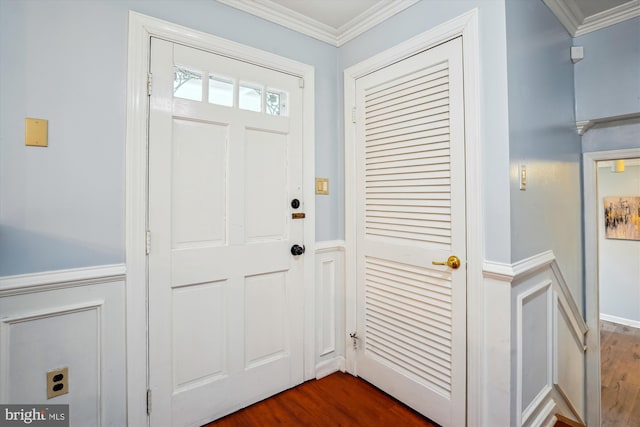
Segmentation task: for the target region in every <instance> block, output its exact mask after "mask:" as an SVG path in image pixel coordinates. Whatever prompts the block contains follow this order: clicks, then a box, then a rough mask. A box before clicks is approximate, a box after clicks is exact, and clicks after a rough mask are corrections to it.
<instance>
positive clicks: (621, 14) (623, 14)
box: [574, 0, 640, 37]
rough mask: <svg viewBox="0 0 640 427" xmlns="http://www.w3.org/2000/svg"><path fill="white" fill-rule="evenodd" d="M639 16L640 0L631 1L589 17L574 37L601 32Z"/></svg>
mask: <svg viewBox="0 0 640 427" xmlns="http://www.w3.org/2000/svg"><path fill="white" fill-rule="evenodd" d="M638 16H640V0H631V1H629V2H627V3H624V4H621V5H620V6H617V7H614V8H611V9H608V10H605V11H603V12H600V13H598V14H595V15H592V16H587V17H586V18H585V19H584V22H583V23H582V25H580V26H579V27H578V30H577V31H576V34H575V36H574V37H577V36H581V35H583V34H587V33H590V32H592V31H596V30H600V29H602V28H606V27H609V26H611V25H615V24H618V23H620V22H622V21H626V20H627V19H632V18H635V17H638Z"/></svg>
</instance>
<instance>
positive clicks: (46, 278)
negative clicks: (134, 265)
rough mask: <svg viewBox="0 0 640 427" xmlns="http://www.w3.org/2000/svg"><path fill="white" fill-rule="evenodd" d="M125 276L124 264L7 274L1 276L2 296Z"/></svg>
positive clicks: (120, 279)
mask: <svg viewBox="0 0 640 427" xmlns="http://www.w3.org/2000/svg"><path fill="white" fill-rule="evenodd" d="M125 276H126V267H125V265H124V264H113V265H102V266H95V267H84V268H73V269H68V270H54V271H45V272H41V273H30V274H20V275H15V276H5V277H0V297H7V296H12V295H21V294H27V293H32V292H41V291H50V290H56V289H65V288H72V287H77V286H87V285H96V284H100V283H111V282H118V281H122V280H124V279H125Z"/></svg>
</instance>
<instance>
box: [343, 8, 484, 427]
mask: <svg viewBox="0 0 640 427" xmlns="http://www.w3.org/2000/svg"><path fill="white" fill-rule="evenodd" d="M459 36H462V43H463V69H464V76H463V80H464V116H465V124H464V132H465V156H466V159H465V161H466V164H465V167H466V209H467V210H466V223H467V258H468V261H467V408H466V409H467V425H482V424H483V419H484V408H485V404H484V401H483V392H482V390H483V384H484V382H485V381H486V378H485V376H484V368H483V366H484V354H483V353H484V351H483V350H484V343H485V340H484V337H483V334H484V329H483V327H482V325H483V318H484V313H483V307H484V301H483V300H484V294H483V290H482V282H483V275H482V263H483V261H484V253H483V244H484V240H483V236H484V234H483V216H482V209H481V207H482V203H481V201H482V183H481V180H480V171H481V167H480V150H479V144H480V137H479V135H480V132H479V128H480V119H479V117H480V108H479V101H480V98H479V75H480V68H479V38H478V37H479V36H478V13H477V9H473V10H471V11H469V12H467V13H465V14H463V15H461V16H459V17H457V18H454V19H452V20H450V21H447V22H445V23H443V24H441V25H439V26H437V27H435V28H433V29H431V30H429V31H427V32H425V33H422V34H419V35H417V36H415V37H414V38H412V39H409V40H407V41H405V42H403V43H401V44H399V45H397V46H395V47H392V48H390V49H388V50H385V51H383V52H381V53H379V54H377V55H375V56H373V57H371V58H369V59H367V60H365V61H363V62H361V63H359V64H356V65H353V66H351V67H349V68H348V69H346V70H345V71H344V123H345V216H346V218H345V261H346V262H345V283H346V289H345V301H346V333H345V337H344V339H345V348H346V349H347V350H346V355H345V356H346V370H347V372H349V373H352V374H356V371H355V353H354V352H353V350H352V346H351V338H350V337H349V333H350V332H353V331H356V241H357V235H356V212H357V209H356V208H357V207H356V200H357V198H356V197H355V196H356V194H355V191H356V185H357V183H356V180H355V171H356V163H355V162H356V153H355V144H356V138H355V134H356V127H355V124H354V123H353V121H352V111H353V109H354V108H355V105H356V100H355V85H356V80H357V79H358V78H360V77H362V76H365V75H367V74H369V73H372V72H374V71H377V70H379V69H381V68H384V67H386V66H388V65H391V64H393V63H396V62H398V61H401V60H402V59H404V58H407V57H409V56H412V55H415V54H417V53H419V52H422V51H424V50H427V49H429V48H431V47H434V46H436V45H438V44H441V43H444V42H447V41H449V40H451V39H453V38H456V37H459Z"/></svg>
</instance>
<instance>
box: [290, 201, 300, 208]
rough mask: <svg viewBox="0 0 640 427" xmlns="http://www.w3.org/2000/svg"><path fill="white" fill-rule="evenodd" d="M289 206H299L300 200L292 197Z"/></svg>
mask: <svg viewBox="0 0 640 427" xmlns="http://www.w3.org/2000/svg"><path fill="white" fill-rule="evenodd" d="M291 207H292V208H293V209H298V208H299V207H300V200H298V199H293V200H292V201H291Z"/></svg>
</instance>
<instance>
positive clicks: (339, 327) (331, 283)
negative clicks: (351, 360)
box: [315, 240, 345, 378]
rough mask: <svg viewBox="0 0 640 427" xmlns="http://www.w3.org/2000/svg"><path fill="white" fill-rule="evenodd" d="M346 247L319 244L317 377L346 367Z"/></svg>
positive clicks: (317, 272) (325, 243)
mask: <svg viewBox="0 0 640 427" xmlns="http://www.w3.org/2000/svg"><path fill="white" fill-rule="evenodd" d="M344 247H345V244H344V241H342V240H334V241H327V242H318V243H316V266H315V267H316V268H315V271H316V278H315V285H316V286H315V287H316V378H322V377H324V376H326V375H329V374H331V373H333V372H336V371H344V368H345V358H344V354H345V351H344V350H345V349H344V346H345V337H344V334H345V323H344V322H345V321H344V318H345V312H344Z"/></svg>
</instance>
